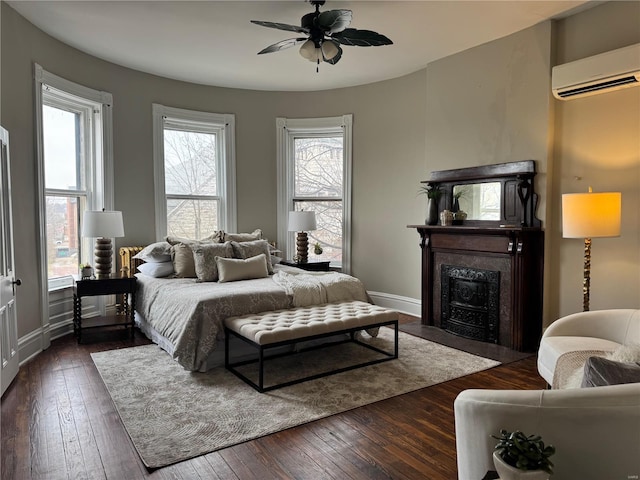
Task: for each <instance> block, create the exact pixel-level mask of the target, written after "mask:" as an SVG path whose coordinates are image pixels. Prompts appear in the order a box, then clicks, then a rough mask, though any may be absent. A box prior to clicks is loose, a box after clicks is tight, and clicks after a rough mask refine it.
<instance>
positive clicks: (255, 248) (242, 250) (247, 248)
mask: <svg viewBox="0 0 640 480" xmlns="http://www.w3.org/2000/svg"><path fill="white" fill-rule="evenodd" d="M231 246H232V247H233V256H234V257H235V258H240V259H247V258H251V257H255V256H256V255H260V254H261V253H264V255H265V257H266V260H267V271H268V272H269V274H270V275H271V274H272V273H273V266H272V265H271V254H270V252H269V242H267V241H266V240H254V241H252V242H231Z"/></svg>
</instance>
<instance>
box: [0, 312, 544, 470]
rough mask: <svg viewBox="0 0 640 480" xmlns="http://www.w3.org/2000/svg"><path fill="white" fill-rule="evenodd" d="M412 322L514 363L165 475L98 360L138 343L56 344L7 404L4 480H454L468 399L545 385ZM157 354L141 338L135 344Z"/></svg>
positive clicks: (413, 328)
mask: <svg viewBox="0 0 640 480" xmlns="http://www.w3.org/2000/svg"><path fill="white" fill-rule="evenodd" d="M410 320H413V319H412V318H411V317H405V318H404V319H403V323H404V324H403V326H402V329H403V330H405V331H408V332H410V333H413V334H414V335H420V336H424V337H427V338H431V339H434V340H435V341H439V342H440V343H445V344H450V345H451V346H456V342H457V346H458V347H459V348H460V349H465V350H468V351H473V350H474V349H480V350H481V351H483V352H484V356H488V357H489V356H490V357H492V358H496V359H497V360H500V361H502V362H509V363H504V364H503V365H500V366H498V367H495V368H493V369H490V370H486V371H483V372H480V373H476V374H473V375H468V376H466V377H462V378H458V379H455V380H451V381H449V382H445V383H441V384H439V385H434V386H432V387H428V388H424V389H421V390H418V391H415V392H412V393H407V394H405V395H400V396H398V397H394V398H390V399H388V400H384V401H381V402H377V403H374V404H371V405H367V406H364V407H360V408H357V409H354V410H351V411H348V412H345V413H342V414H339V415H334V416H332V417H328V418H325V419H321V420H318V421H315V422H311V423H308V424H305V425H301V426H299V427H295V428H291V429H288V430H285V431H282V432H279V433H275V434H272V435H268V436H266V437H263V438H259V439H257V440H253V441H250V442H246V443H243V444H240V445H236V446H234V447H230V448H226V449H223V450H219V451H217V452H213V453H210V454H208V455H204V456H202V457H198V458H195V459H192V460H188V461H185V462H182V463H179V464H176V465H172V466H169V467H166V468H162V469H158V470H155V471H148V470H147V469H146V468H145V466H144V465H143V464H142V462H141V461H140V459H139V457H138V455H137V453H136V451H135V449H134V448H133V445H132V443H131V440H130V439H129V436H128V435H127V433H126V431H125V429H124V427H123V425H122V423H121V421H120V418H119V416H118V413H117V412H116V410H115V407H114V405H113V402H112V401H111V398H110V396H109V394H108V392H107V390H106V387H105V386H104V384H103V382H102V380H101V378H100V376H99V374H98V372H97V370H96V368H95V366H94V364H93V361H92V360H91V357H90V353H91V352H96V351H102V350H111V349H114V348H124V347H130V346H132V343H131V342H130V341H128V340H109V341H103V342H99V343H91V344H85V345H77V344H76V341H75V339H74V337H73V336H71V335H69V336H66V337H63V338H60V339H57V340H54V341H53V342H52V343H51V347H50V348H49V349H47V350H46V351H45V352H43V353H41V354H40V355H38V356H37V357H36V358H35V359H33V360H32V361H30V362H28V363H27V364H26V365H23V366H22V367H21V369H20V372H19V374H18V377H17V378H16V379H15V380H14V382H13V384H12V385H11V386H10V387H9V389H8V390H7V392H6V393H5V395H4V396H3V398H2V419H1V427H2V444H1V446H2V452H1V453H2V465H1V472H2V479H3V480H22V479H47V480H51V479H52V480H57V479H74V480H75V479H117V480H123V479H126V480H129V479H139V478H152V479H225V480H227V479H241V480H245V479H260V480H262V479H270V478H278V479H291V478H297V479H340V480H344V479H389V478H393V479H431V480H439V479H442V480H452V479H455V478H457V474H456V454H455V435H454V418H453V401H454V399H455V398H456V396H457V395H458V393H460V392H461V391H462V390H465V389H468V388H495V389H537V388H544V386H545V383H544V380H542V379H541V378H540V377H539V376H538V374H537V370H536V363H535V356H530V355H529V356H527V355H522V354H518V353H517V352H511V351H508V350H506V349H501V348H495V346H488V347H487V345H479V346H478V345H476V344H475V342H471V343H469V342H468V341H464V340H462V339H457V338H456V337H453V336H448V335H446V334H445V335H443V334H442V332H439V331H434V330H432V329H429V328H427V327H422V326H420V325H419V324H417V323H407V322H409V321H410ZM146 343H149V342H148V340H146V339H145V338H144V337H143V336H142V335H141V334H139V333H138V332H136V338H135V340H134V342H133V344H134V345H142V344H146ZM476 353H479V352H476ZM479 354H481V355H482V354H483V353H479ZM464 480H467V479H464Z"/></svg>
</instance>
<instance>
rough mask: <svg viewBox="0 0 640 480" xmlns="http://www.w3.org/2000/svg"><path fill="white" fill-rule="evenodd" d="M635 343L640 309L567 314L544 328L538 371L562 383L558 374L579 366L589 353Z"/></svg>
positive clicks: (639, 337) (550, 380)
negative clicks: (559, 367)
mask: <svg viewBox="0 0 640 480" xmlns="http://www.w3.org/2000/svg"><path fill="white" fill-rule="evenodd" d="M631 344H637V345H640V310H632V309H617V310H595V311H592V312H580V313H574V314H572V315H567V316H566V317H562V318H559V319H558V320H556V321H555V322H553V323H552V324H551V325H550V326H549V328H547V329H546V330H545V331H544V334H543V335H542V339H541V340H540V348H539V350H538V372H539V373H540V376H542V378H544V379H545V380H546V381H547V383H548V384H549V385H553V386H554V387H558V386H559V378H558V377H559V376H560V377H564V376H566V374H567V371H568V370H571V369H574V368H576V367H578V368H579V367H580V366H581V365H583V364H584V362H585V361H586V359H587V358H588V357H589V356H592V355H605V354H606V353H608V352H613V351H615V350H616V349H617V348H618V347H620V346H621V345H631ZM561 359H562V360H561ZM563 360H564V362H563ZM563 363H564V365H562V364H563ZM558 366H561V369H560V371H557V367H558ZM554 377H555V378H554ZM554 380H555V385H554Z"/></svg>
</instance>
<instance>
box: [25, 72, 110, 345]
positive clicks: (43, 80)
mask: <svg viewBox="0 0 640 480" xmlns="http://www.w3.org/2000/svg"><path fill="white" fill-rule="evenodd" d="M34 80H35V81H34V88H35V92H34V99H35V102H34V107H35V117H36V118H35V120H36V140H37V141H36V159H37V167H36V169H37V179H36V183H37V190H38V213H37V215H38V225H39V232H38V233H39V235H38V253H39V255H40V257H41V258H43V252H44V251H45V249H46V245H47V231H46V219H45V217H46V213H45V212H46V200H45V171H44V150H43V147H44V136H43V125H42V87H43V85H48V86H50V87H53V88H55V89H56V90H60V91H62V92H66V93H69V94H71V95H75V96H78V97H81V98H84V99H87V100H90V101H93V102H96V103H100V104H101V105H102V121H101V122H100V124H101V128H102V140H103V141H102V144H98V145H94V146H93V148H95V149H100V150H101V156H102V169H101V170H102V173H103V174H102V175H100V173H99V172H96V173H97V174H96V175H93V178H94V181H95V184H94V185H92V188H91V189H90V190H92V191H93V192H94V195H93V198H91V199H87V201H88V202H90V203H88V205H90V208H95V209H100V208H105V209H107V210H113V206H114V198H113V186H114V175H113V113H112V108H113V96H112V95H111V94H110V93H108V92H103V91H99V90H94V89H93V88H89V87H85V86H84V85H80V84H78V83H75V82H72V81H70V80H67V79H65V78H62V77H59V76H58V75H55V74H53V73H51V72H48V71H46V70H45V69H43V68H42V67H41V66H40V65H39V64H37V63H34ZM91 168H93V165H92V167H91ZM99 170H100V169H99ZM38 287H39V289H40V295H41V305H42V318H41V332H42V348H47V347H48V346H49V345H50V322H49V284H48V273H47V264H46V262H43V261H41V262H40V271H39V275H38ZM100 309H101V310H104V306H103V305H101V306H100Z"/></svg>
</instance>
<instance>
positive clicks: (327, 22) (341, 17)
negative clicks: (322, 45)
mask: <svg viewBox="0 0 640 480" xmlns="http://www.w3.org/2000/svg"><path fill="white" fill-rule="evenodd" d="M352 17H353V12H352V11H351V10H327V11H326V12H322V13H321V14H320V15H318V17H317V19H316V25H317V26H318V27H320V28H321V29H322V31H324V32H326V33H336V32H341V31H343V30H344V29H345V28H347V27H348V26H349V25H350V24H351V18H352Z"/></svg>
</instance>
